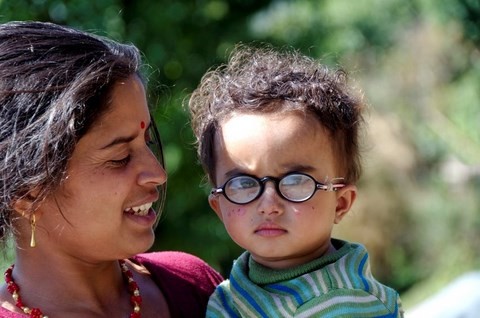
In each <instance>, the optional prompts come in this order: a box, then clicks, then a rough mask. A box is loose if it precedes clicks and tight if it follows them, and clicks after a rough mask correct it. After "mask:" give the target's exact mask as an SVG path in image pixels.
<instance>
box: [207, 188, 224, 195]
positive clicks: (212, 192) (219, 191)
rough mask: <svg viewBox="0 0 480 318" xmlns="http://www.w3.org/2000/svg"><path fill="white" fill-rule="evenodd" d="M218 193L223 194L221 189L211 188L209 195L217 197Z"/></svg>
mask: <svg viewBox="0 0 480 318" xmlns="http://www.w3.org/2000/svg"><path fill="white" fill-rule="evenodd" d="M220 193H223V189H222V188H212V190H211V191H210V194H213V195H218V194H220Z"/></svg>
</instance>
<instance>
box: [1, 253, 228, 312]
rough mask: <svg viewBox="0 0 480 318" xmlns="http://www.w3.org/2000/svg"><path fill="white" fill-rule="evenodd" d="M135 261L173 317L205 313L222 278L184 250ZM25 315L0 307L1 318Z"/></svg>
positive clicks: (149, 255) (156, 254) (148, 254)
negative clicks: (148, 276)
mask: <svg viewBox="0 0 480 318" xmlns="http://www.w3.org/2000/svg"><path fill="white" fill-rule="evenodd" d="M132 261H133V262H135V263H137V264H142V265H143V266H145V267H146V268H147V269H148V271H149V272H150V273H151V274H152V279H153V280H154V282H155V283H156V284H157V286H158V287H159V288H160V290H161V291H162V293H163V295H164V296H165V298H166V300H167V303H168V307H169V309H170V315H171V317H172V318H183V317H188V318H195V317H199V318H200V317H202V318H203V317H205V312H206V309H207V302H208V298H209V297H210V295H211V294H212V293H213V291H214V290H215V287H216V286H217V285H218V284H219V283H220V282H221V281H223V278H222V276H220V274H219V273H217V272H216V271H215V270H214V269H212V268H211V267H210V266H209V265H208V264H207V263H205V262H204V261H203V260H201V259H200V258H198V257H196V256H193V255H191V254H187V253H183V252H153V253H144V254H139V255H137V256H135V257H133V258H132ZM39 292H41V291H39ZM140 292H141V290H140ZM40 309H41V308H40ZM25 317H27V316H26V315H24V314H17V313H13V312H11V311H9V310H6V309H5V308H2V307H0V318H25Z"/></svg>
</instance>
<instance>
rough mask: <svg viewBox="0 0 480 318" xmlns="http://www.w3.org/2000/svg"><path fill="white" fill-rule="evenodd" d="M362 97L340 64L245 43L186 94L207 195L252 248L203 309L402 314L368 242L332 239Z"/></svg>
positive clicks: (344, 202)
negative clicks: (376, 274) (373, 266)
mask: <svg viewBox="0 0 480 318" xmlns="http://www.w3.org/2000/svg"><path fill="white" fill-rule="evenodd" d="M362 106H363V105H362V102H361V100H360V99H358V98H357V97H355V96H354V95H353V94H352V92H351V89H350V88H349V87H348V86H347V83H346V74H345V73H344V72H343V71H339V70H337V71H331V70H329V69H328V68H327V67H325V66H323V65H321V64H319V63H317V62H316V61H315V60H314V59H311V58H309V57H306V56H304V55H302V54H300V53H298V52H296V51H284V52H281V51H277V50H274V49H273V48H271V47H268V46H263V47H257V48H254V47H249V46H245V45H241V46H238V47H237V48H236V49H235V50H234V52H233V53H232V55H231V56H230V59H229V62H228V64H227V65H223V66H221V67H219V68H218V69H216V70H212V71H209V72H208V73H207V74H205V76H204V77H203V79H202V81H201V83H200V85H199V87H198V88H197V89H196V90H195V91H194V92H193V94H192V96H191V98H190V100H189V110H190V114H191V121H192V127H193V130H194V133H195V136H196V139H197V141H198V154H199V157H200V161H201V163H202V165H203V168H204V170H205V171H206V172H207V174H208V176H209V179H210V181H211V183H212V184H213V185H214V188H213V189H212V192H211V195H210V196H209V203H210V206H211V207H212V209H213V210H214V211H215V213H216V214H217V215H218V216H219V218H220V219H221V220H222V222H223V223H224V225H225V227H226V230H227V232H228V233H229V235H230V236H231V237H232V239H233V240H234V241H235V242H236V243H237V244H238V245H240V246H241V247H243V248H244V249H246V250H247V251H246V252H245V253H243V254H242V255H241V256H240V257H239V258H238V259H237V260H236V261H235V262H234V265H233V268H232V271H231V275H230V278H229V280H226V281H224V282H223V283H222V284H221V285H220V286H218V287H217V289H216V291H215V293H214V294H213V295H212V296H211V297H210V301H209V305H208V311H207V317H329V318H331V317H355V318H358V317H402V316H403V314H402V309H401V305H400V299H399V295H398V293H397V292H396V291H395V290H393V289H392V288H389V287H387V286H384V285H382V284H380V283H379V282H378V281H377V280H375V279H374V278H373V276H372V273H371V272H370V266H369V262H368V254H367V251H366V250H365V248H364V247H363V246H362V245H360V244H353V243H349V242H345V241H341V240H337V239H333V238H331V232H332V228H333V225H334V224H337V223H339V222H340V221H341V220H342V219H343V217H345V215H346V214H347V213H348V211H349V210H350V208H351V207H352V204H353V203H354V201H355V198H356V195H357V188H356V187H355V183H356V182H357V180H358V178H359V176H360V172H361V167H360V158H359V157H360V155H359V141H358V139H359V138H358V135H359V129H360V126H361V124H362V122H363V120H362V115H361V112H362Z"/></svg>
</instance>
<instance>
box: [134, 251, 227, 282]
mask: <svg viewBox="0 0 480 318" xmlns="http://www.w3.org/2000/svg"><path fill="white" fill-rule="evenodd" d="M132 260H133V261H134V262H136V263H139V264H142V265H144V266H145V267H146V268H147V269H149V270H151V271H160V272H162V273H165V274H166V273H169V274H171V275H174V276H182V277H185V278H188V277H190V276H195V277H197V278H198V277H199V276H204V275H207V276H212V278H213V279H214V280H215V279H216V278H221V276H220V274H219V273H218V272H217V271H216V270H215V269H213V268H212V267H211V266H210V265H208V264H207V263H206V262H205V261H204V260H202V259H201V258H199V257H197V256H195V255H192V254H188V253H185V252H178V251H165V252H151V253H143V254H138V255H136V256H134V257H133V258H132ZM152 274H154V273H152Z"/></svg>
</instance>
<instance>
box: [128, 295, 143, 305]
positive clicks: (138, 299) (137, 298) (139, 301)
mask: <svg viewBox="0 0 480 318" xmlns="http://www.w3.org/2000/svg"><path fill="white" fill-rule="evenodd" d="M130 301H131V302H132V303H133V304H137V305H139V306H140V305H141V304H142V297H141V296H134V295H133V296H130Z"/></svg>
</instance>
